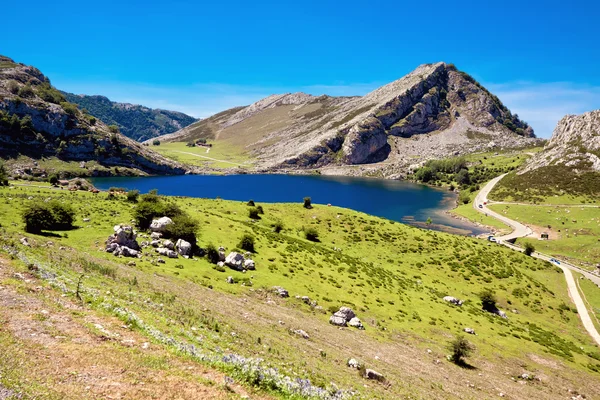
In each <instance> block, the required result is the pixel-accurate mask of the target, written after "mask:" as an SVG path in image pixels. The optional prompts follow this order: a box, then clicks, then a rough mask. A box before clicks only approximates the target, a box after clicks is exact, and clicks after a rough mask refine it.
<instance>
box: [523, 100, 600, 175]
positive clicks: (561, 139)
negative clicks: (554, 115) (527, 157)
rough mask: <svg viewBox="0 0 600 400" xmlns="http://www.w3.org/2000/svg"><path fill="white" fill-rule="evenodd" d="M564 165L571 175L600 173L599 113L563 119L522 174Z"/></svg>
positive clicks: (568, 116)
mask: <svg viewBox="0 0 600 400" xmlns="http://www.w3.org/2000/svg"><path fill="white" fill-rule="evenodd" d="M554 165H564V166H566V167H570V168H571V169H572V170H573V171H574V172H576V173H578V172H586V171H593V172H600V110H596V111H590V112H587V113H585V114H581V115H567V116H565V117H563V118H562V119H561V120H560V121H559V122H558V124H557V125H556V128H554V132H553V133H552V138H551V139H550V141H549V142H548V144H547V145H546V147H545V148H544V151H542V152H540V153H539V154H537V155H536V156H535V157H533V158H532V160H531V161H530V162H529V163H527V165H526V166H525V168H524V169H523V170H522V171H521V173H526V172H529V171H533V170H535V169H538V168H543V167H548V166H554Z"/></svg>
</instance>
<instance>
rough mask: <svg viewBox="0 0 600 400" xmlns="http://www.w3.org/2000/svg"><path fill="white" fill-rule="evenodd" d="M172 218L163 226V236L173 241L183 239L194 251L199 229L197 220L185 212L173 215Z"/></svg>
mask: <svg viewBox="0 0 600 400" xmlns="http://www.w3.org/2000/svg"><path fill="white" fill-rule="evenodd" d="M172 219H173V223H172V224H168V225H166V226H165V231H164V235H165V237H166V238H169V239H174V241H176V240H177V239H183V240H185V241H186V242H189V243H190V244H191V245H192V251H195V250H196V248H197V242H198V241H197V238H196V233H197V232H198V229H199V224H198V221H196V220H195V219H192V218H190V217H189V216H188V215H186V214H182V215H177V216H174V217H173V218H172Z"/></svg>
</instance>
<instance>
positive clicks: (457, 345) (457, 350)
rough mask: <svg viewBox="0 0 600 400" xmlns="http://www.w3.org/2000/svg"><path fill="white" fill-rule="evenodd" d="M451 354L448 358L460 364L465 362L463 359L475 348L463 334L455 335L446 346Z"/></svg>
mask: <svg viewBox="0 0 600 400" xmlns="http://www.w3.org/2000/svg"><path fill="white" fill-rule="evenodd" d="M448 348H449V349H450V351H451V352H452V355H451V356H450V359H451V360H452V362H453V363H455V364H458V365H461V364H465V361H464V359H465V358H467V357H469V356H470V355H471V353H472V352H473V351H474V350H475V348H474V347H473V345H472V344H471V343H469V341H468V340H467V339H465V337H464V336H457V337H456V338H455V339H454V340H452V341H451V342H450V344H449V346H448Z"/></svg>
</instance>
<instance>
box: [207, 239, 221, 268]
mask: <svg viewBox="0 0 600 400" xmlns="http://www.w3.org/2000/svg"><path fill="white" fill-rule="evenodd" d="M206 258H207V259H208V261H209V262H210V263H212V264H216V263H218V262H219V259H220V256H219V251H218V250H217V248H216V247H215V245H214V244H212V243H210V244H209V245H208V246H206Z"/></svg>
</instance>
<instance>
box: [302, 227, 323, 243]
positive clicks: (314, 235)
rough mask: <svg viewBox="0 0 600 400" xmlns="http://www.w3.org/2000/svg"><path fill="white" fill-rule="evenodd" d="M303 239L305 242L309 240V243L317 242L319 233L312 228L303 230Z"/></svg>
mask: <svg viewBox="0 0 600 400" xmlns="http://www.w3.org/2000/svg"><path fill="white" fill-rule="evenodd" d="M304 237H305V238H306V239H307V240H310V241H311V242H318V241H319V232H317V230H316V229H315V228H313V227H309V228H305V229H304Z"/></svg>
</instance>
